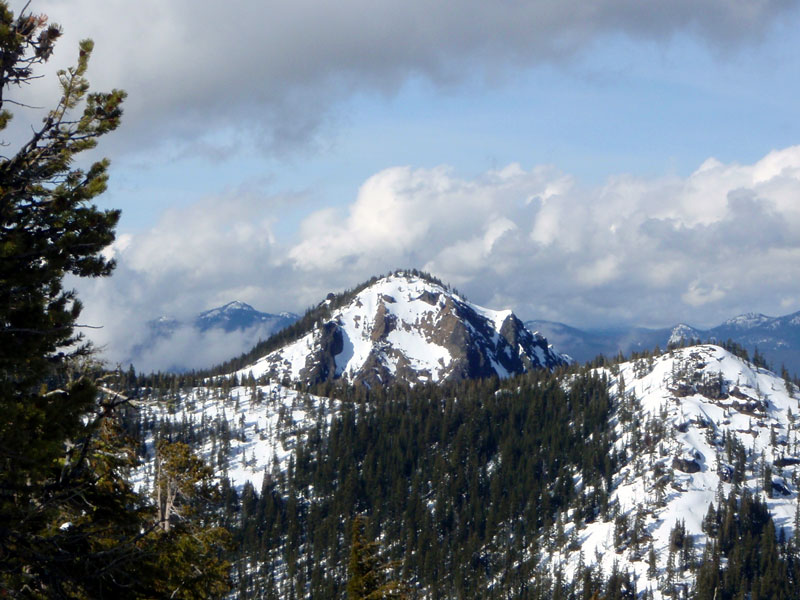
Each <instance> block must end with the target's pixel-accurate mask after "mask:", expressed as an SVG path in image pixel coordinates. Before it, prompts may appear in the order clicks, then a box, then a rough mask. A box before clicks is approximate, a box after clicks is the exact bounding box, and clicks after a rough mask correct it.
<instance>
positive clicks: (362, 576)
mask: <svg viewBox="0 0 800 600" xmlns="http://www.w3.org/2000/svg"><path fill="white" fill-rule="evenodd" d="M366 526H367V519H366V517H364V516H362V515H358V516H356V517H355V518H354V519H353V535H352V538H351V545H350V562H349V564H348V575H349V578H348V581H347V598H348V600H381V599H384V598H398V599H401V600H402V599H405V598H407V597H408V594H407V593H406V589H405V586H404V585H403V584H402V583H401V582H399V581H395V580H390V579H389V578H388V574H387V572H386V571H387V570H388V569H389V568H390V566H391V565H390V564H388V563H387V562H386V561H384V560H383V559H382V558H381V557H380V555H379V554H378V550H379V548H378V543H377V542H374V541H367V538H366V532H365V529H366Z"/></svg>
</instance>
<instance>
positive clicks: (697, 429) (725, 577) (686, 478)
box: [126, 346, 800, 598]
mask: <svg viewBox="0 0 800 600" xmlns="http://www.w3.org/2000/svg"><path fill="white" fill-rule="evenodd" d="M733 349H734V350H737V351H739V352H740V351H741V349H739V348H733ZM137 380H138V385H139V387H138V388H137V389H138V390H139V392H138V393H139V402H140V403H141V408H140V409H139V410H137V411H135V412H134V411H132V412H129V413H128V415H127V417H128V418H127V420H126V423H127V429H128V431H129V432H130V433H131V434H132V435H134V436H135V437H136V438H137V439H138V440H139V452H140V455H141V456H142V458H143V459H144V461H145V465H147V464H152V449H153V443H154V440H156V439H170V440H173V441H183V442H186V443H187V444H190V445H192V446H193V447H195V448H197V449H198V451H200V452H201V453H202V454H203V455H205V456H206V457H208V461H209V462H210V464H212V465H213V466H214V468H215V469H216V470H217V473H218V474H219V475H220V477H221V478H222V481H223V484H222V489H223V490H224V500H223V502H222V504H221V505H220V508H219V511H220V514H221V515H223V516H224V521H225V522H226V524H227V526H228V527H229V528H230V529H231V531H233V532H234V537H235V540H236V550H235V552H234V553H233V554H232V555H231V558H232V561H233V563H234V565H235V567H234V573H235V580H236V582H237V584H236V586H237V594H238V597H240V598H261V597H267V598H285V597H295V598H322V597H325V598H334V597H340V598H344V597H346V586H347V582H348V579H349V573H348V567H347V565H348V560H349V558H348V557H349V553H350V535H351V526H352V523H353V522H354V519H357V518H362V517H365V518H366V519H365V523H366V525H367V527H366V535H367V538H368V539H373V540H377V541H378V542H379V547H380V552H381V558H382V560H383V561H385V562H386V564H389V565H391V566H392V569H391V573H390V574H391V577H392V578H393V580H396V581H399V582H403V583H404V584H405V585H407V588H406V592H405V593H406V595H407V597H413V598H506V597H515V598H516V597H520V598H552V597H563V598H571V597H575V598H590V597H592V595H593V594H595V593H597V594H598V597H608V598H634V597H638V598H649V597H654V598H668V597H692V598H693V597H703V598H713V597H714V594H717V596H716V597H717V598H736V597H738V596H737V594H739V593H740V590H741V589H746V590H749V593H751V594H752V595H751V597H754V598H757V597H761V598H795V597H797V594H798V592H797V587H796V586H794V585H793V582H795V581H797V573H796V568H797V567H796V565H797V564H798V563H797V547H798V546H797V541H796V536H795V533H794V532H795V531H797V528H796V516H795V515H796V510H797V483H798V480H797V471H796V465H797V464H798V463H800V460H797V459H795V458H794V456H795V453H796V446H797V443H798V437H797V433H796V430H795V421H794V417H793V413H797V406H798V402H797V399H796V398H795V395H796V394H797V388H796V387H795V386H794V384H793V383H792V382H790V381H785V380H782V379H780V378H777V377H775V376H774V375H772V374H770V373H768V372H767V371H764V370H763V369H759V368H758V367H756V366H755V365H752V364H751V363H748V362H746V361H745V360H744V359H743V358H739V357H737V356H734V355H733V354H731V353H729V352H727V351H725V350H723V349H722V348H718V347H713V346H700V347H696V348H694V347H690V348H684V349H677V350H671V351H669V352H667V353H664V354H662V355H641V356H639V357H638V358H636V359H635V360H633V361H630V362H624V363H610V362H607V363H597V364H596V365H593V366H590V367H584V368H573V369H571V370H569V371H564V372H560V373H557V374H552V373H549V372H547V371H536V372H532V373H528V374H525V375H522V376H518V377H514V378H510V379H506V380H498V379H496V378H495V379H486V380H473V381H465V382H461V383H457V384H456V383H453V384H448V385H438V386H433V385H431V386H415V387H408V386H394V387H390V388H373V389H371V390H368V389H367V388H365V387H363V386H360V387H349V386H345V385H338V386H331V385H326V386H320V387H318V388H316V389H311V390H308V391H298V390H288V389H286V388H283V387H282V386H280V385H277V384H274V383H273V384H265V383H263V382H262V383H261V384H258V383H257V382H256V381H255V380H250V381H244V382H232V381H231V380H230V379H227V378H220V379H217V380H216V381H215V382H209V383H208V384H206V385H200V386H197V385H193V382H190V381H189V380H187V379H184V380H182V381H181V380H179V379H178V378H173V379H171V380H170V379H169V378H162V380H161V382H160V383H159V382H157V381H154V380H147V378H141V379H140V378H135V377H134V378H133V379H132V380H131V383H132V385H133V384H136V383H137ZM144 383H147V384H149V385H144V386H142V385H141V384H144ZM194 383H197V382H194ZM237 383H242V384H243V385H237ZM134 387H135V385H134ZM148 461H150V462H149V463H148ZM147 471H148V467H147V466H145V467H144V468H143V469H140V471H139V473H140V474H139V476H138V479H137V480H138V481H139V482H141V483H142V484H144V485H147V484H146V482H147V481H148V473H147Z"/></svg>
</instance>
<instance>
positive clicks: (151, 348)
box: [122, 301, 299, 372]
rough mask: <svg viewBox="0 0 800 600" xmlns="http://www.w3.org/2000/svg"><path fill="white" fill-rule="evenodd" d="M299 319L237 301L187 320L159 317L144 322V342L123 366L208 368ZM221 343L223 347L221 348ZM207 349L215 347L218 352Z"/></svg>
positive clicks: (176, 370)
mask: <svg viewBox="0 0 800 600" xmlns="http://www.w3.org/2000/svg"><path fill="white" fill-rule="evenodd" d="M298 318H299V317H298V315H296V314H294V313H290V312H282V313H279V314H271V313H265V312H261V311H258V310H256V309H255V308H253V307H252V306H250V305H249V304H246V303H245V302H240V301H234V302H229V303H227V304H225V305H223V306H219V307H217V308H212V309H211V310H207V311H204V312H202V313H200V314H198V315H196V316H195V317H192V318H189V319H183V320H181V319H175V318H173V317H169V316H161V317H159V318H157V319H153V320H151V321H148V322H147V332H146V336H145V338H144V340H143V341H142V342H141V343H138V344H136V345H135V346H133V347H132V348H131V350H130V352H129V354H130V356H129V357H127V358H126V359H125V360H124V361H122V363H123V364H127V363H132V364H133V365H134V366H135V367H136V368H137V369H139V368H143V370H150V369H152V368H153V365H154V364H155V365H164V366H156V368H161V369H162V370H167V371H174V372H182V371H186V370H188V369H190V368H202V367H208V366H209V365H210V364H213V363H215V362H220V361H222V360H225V359H226V358H229V357H230V356H231V355H232V354H235V353H237V352H241V351H242V349H243V348H252V347H253V346H254V345H255V344H257V343H258V342H259V341H262V340H266V339H268V338H270V337H271V336H272V335H273V334H275V333H277V332H279V331H281V330H282V329H285V328H286V327H288V326H289V325H291V324H292V323H294V322H295V321H297V319H298ZM221 341H224V342H225V343H224V344H220V342H221ZM210 346H215V347H216V346H218V352H217V351H214V348H211V347H210ZM200 351H202V353H201V352H200ZM187 353H189V354H192V353H194V354H196V356H189V355H187ZM154 357H157V358H154ZM165 361H168V362H165Z"/></svg>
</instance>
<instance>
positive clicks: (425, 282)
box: [237, 273, 567, 384]
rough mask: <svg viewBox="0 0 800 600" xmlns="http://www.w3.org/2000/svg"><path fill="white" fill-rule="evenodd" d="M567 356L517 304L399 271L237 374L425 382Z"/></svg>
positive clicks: (548, 364) (552, 363)
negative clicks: (528, 322) (498, 306)
mask: <svg viewBox="0 0 800 600" xmlns="http://www.w3.org/2000/svg"><path fill="white" fill-rule="evenodd" d="M329 302H330V300H329ZM566 362H567V360H566V359H565V358H564V357H563V356H561V355H560V354H558V353H557V352H555V351H554V350H553V349H552V348H551V347H550V346H549V345H548V344H547V340H545V339H544V338H543V337H542V336H540V335H538V334H533V333H531V332H530V331H528V330H527V329H526V328H525V326H524V325H523V324H522V322H521V321H520V320H519V319H518V318H517V317H516V316H515V315H514V314H513V313H512V312H511V311H510V310H505V311H495V310H489V309H486V308H482V307H480V306H477V305H475V304H471V303H469V302H467V301H466V300H464V299H463V298H461V297H459V296H458V295H457V294H455V293H453V292H451V291H449V290H447V289H445V288H444V287H442V286H441V285H439V284H437V283H434V282H432V281H431V280H429V279H427V278H425V277H422V276H417V275H412V274H409V273H396V274H394V275H390V276H387V277H384V278H382V279H379V280H377V281H376V282H375V283H373V284H372V285H370V286H369V287H367V288H365V289H363V290H362V291H360V292H359V293H358V294H356V295H355V296H354V297H353V298H352V299H350V300H349V302H347V303H346V304H345V305H344V306H342V307H340V308H337V309H335V310H332V311H331V312H330V315H329V317H328V318H327V319H326V320H324V322H320V323H317V324H316V326H315V327H314V329H313V330H312V331H309V332H308V333H307V334H306V335H304V336H303V337H302V338H300V339H299V340H297V341H295V342H293V343H291V344H289V345H287V346H284V347H283V348H280V349H278V350H276V351H274V352H271V353H269V354H267V355H266V356H264V357H262V358H261V359H259V360H258V361H256V362H255V363H253V364H251V365H248V366H246V367H244V368H243V369H241V370H240V371H238V373H237V374H238V375H240V376H247V375H249V374H251V373H252V375H253V376H254V377H256V378H259V377H262V376H267V377H269V378H273V379H278V380H284V379H289V380H292V381H301V382H319V381H325V380H328V379H333V378H338V377H343V378H346V379H348V380H350V381H354V382H355V381H358V382H365V383H368V384H382V383H387V382H389V381H392V380H395V379H400V380H404V381H407V382H410V383H419V382H439V381H444V380H451V379H462V378H471V377H486V376H491V375H498V376H500V377H506V376H508V375H510V374H514V373H522V372H524V371H527V370H529V369H533V368H554V367H556V366H559V365H562V364H566Z"/></svg>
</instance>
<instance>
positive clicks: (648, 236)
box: [81, 146, 800, 365]
mask: <svg viewBox="0 0 800 600" xmlns="http://www.w3.org/2000/svg"><path fill="white" fill-rule="evenodd" d="M548 190H549V191H548ZM553 190H557V192H554V191H553ZM798 197H800V146H795V147H790V148H786V149H783V150H780V151H775V152H771V153H770V154H768V155H767V156H765V157H764V158H762V159H761V160H759V161H757V162H755V163H754V164H749V165H747V164H745V165H739V164H721V163H719V162H716V161H706V163H704V165H703V166H702V167H701V168H699V169H697V171H695V172H694V173H692V174H691V175H689V176H688V177H685V178H678V177H675V176H671V177H661V178H635V177H631V176H615V177H611V178H609V179H608V181H606V182H605V183H604V184H603V185H600V186H594V187H591V186H582V185H579V184H578V183H577V182H576V181H575V180H574V178H572V177H570V176H568V175H566V174H564V173H562V172H560V171H558V170H557V169H555V168H553V167H541V166H540V167H535V168H532V169H529V170H526V169H523V168H521V167H519V166H518V165H513V166H511V167H508V168H505V169H502V170H498V171H490V172H487V173H485V174H483V175H480V176H477V177H474V178H469V179H468V178H462V177H459V176H458V175H457V174H456V173H455V172H454V171H452V170H451V169H448V168H445V167H438V168H433V169H413V168H410V167H396V168H391V169H386V170H384V171H381V172H379V173H376V174H375V175H373V176H372V177H370V178H369V179H368V180H367V181H365V182H364V184H363V185H362V186H361V188H360V190H359V191H358V194H357V195H356V197H355V199H354V200H353V202H352V204H350V205H349V206H347V207H344V208H342V209H340V210H337V209H332V208H325V209H322V210H319V211H317V212H314V213H312V214H310V215H309V216H308V217H307V218H306V219H305V221H304V222H303V223H302V225H301V227H300V229H299V231H298V233H297V238H296V239H294V240H290V241H289V242H287V243H285V244H281V243H278V242H277V241H276V240H275V239H274V238H273V236H272V234H271V231H272V229H273V228H274V227H279V226H281V223H280V221H279V218H278V216H277V214H279V213H280V210H281V208H280V207H281V206H284V203H283V200H282V199H280V198H264V197H260V196H255V195H250V196H248V195H245V196H243V197H235V196H231V197H227V198H216V199H207V200H205V201H203V202H201V203H198V204H197V205H195V206H192V207H188V208H185V209H181V210H173V211H170V212H168V213H166V214H165V215H164V216H163V217H162V219H161V221H160V222H159V223H158V224H157V226H156V227H154V228H153V229H152V230H151V231H149V232H145V233H142V234H138V235H133V236H128V237H124V238H121V239H120V240H119V241H118V242H117V244H116V245H115V246H114V252H115V253H116V256H117V258H118V260H119V267H118V269H117V272H116V273H115V275H114V276H113V277H112V278H110V279H107V280H100V281H91V282H81V297H82V298H83V299H84V300H85V303H86V307H87V308H86V317H85V318H84V319H83V320H84V322H88V323H89V324H95V325H96V324H105V325H106V329H105V330H102V331H101V332H90V333H91V335H92V336H93V337H95V339H97V340H98V342H99V343H107V344H109V355H110V356H112V357H114V358H115V359H117V360H119V359H121V358H122V357H123V356H124V354H125V351H126V348H130V347H131V346H133V345H135V344H136V343H140V342H141V338H142V326H141V324H142V323H143V322H144V321H146V320H148V319H151V318H154V317H156V316H158V315H160V314H165V313H166V314H172V315H175V316H187V315H192V314H195V313H196V312H198V311H200V310H202V309H206V308H209V307H211V306H217V305H220V304H223V303H225V302H227V301H230V300H233V299H237V298H238V299H241V300H244V301H247V302H249V303H251V304H253V305H254V306H255V307H256V308H258V309H260V310H266V311H270V312H277V311H280V310H293V311H295V312H302V311H303V310H304V309H305V308H306V307H308V306H310V305H312V304H314V303H316V302H318V301H320V300H321V299H322V298H323V297H324V296H325V294H326V293H327V292H329V291H340V290H343V289H346V288H349V287H352V286H354V285H357V284H358V283H360V282H361V281H363V280H365V279H367V278H369V277H370V276H372V275H377V274H381V273H385V272H387V271H390V270H392V269H395V268H404V267H417V268H423V269H425V270H428V271H431V272H433V273H434V274H435V275H437V276H439V277H440V278H442V279H443V280H445V281H448V282H450V283H451V284H453V285H455V286H457V287H458V288H459V289H460V290H461V291H462V292H464V293H465V294H466V295H467V296H468V297H469V298H471V299H472V300H474V301H476V302H478V303H482V304H485V305H487V306H491V307H493V308H512V309H514V310H515V311H516V312H517V313H518V314H519V315H520V316H521V317H523V318H547V319H556V320H561V321H565V322H567V323H572V324H575V325H578V326H590V325H595V326H597V325H604V324H605V325H613V324H617V323H620V322H627V323H635V324H641V325H660V326H665V325H669V324H673V323H676V322H679V321H683V322H689V323H692V324H694V325H697V326H707V325H714V324H717V323H719V322H721V321H723V320H724V319H726V318H728V317H731V316H733V315H735V314H738V313H741V312H746V311H758V312H764V313H767V314H784V313H786V312H788V311H792V310H797V309H800V306H791V302H790V301H788V300H787V299H791V298H797V297H798V295H800V292H799V291H798V283H797V278H796V273H797V272H800V203H797V202H796V198H798ZM706 199H707V201H708V206H705V205H704V203H705V202H706ZM192 335H194V334H191V333H190V332H185V333H184V334H183V335H182V336H181V337H179V338H176V341H175V344H177V345H178V346H180V347H179V348H176V346H172V345H168V344H166V343H165V344H164V345H163V347H161V346H159V347H154V348H153V349H152V352H151V358H150V359H148V360H150V363H149V364H153V365H155V364H158V360H162V359H163V360H166V359H167V357H168V356H169V353H170V352H173V353H182V352H184V351H186V350H187V349H192V348H193V347H196V348H197V350H196V353H197V356H198V357H199V358H198V361H201V360H205V358H206V357H208V356H210V354H209V353H207V350H208V347H207V344H208V343H212V342H203V341H202V340H199V339H197V338H196V337H194V338H193V337H192ZM179 342H180V343H179ZM236 343H237V340H234V339H233V338H232V337H229V338H225V339H221V340H215V341H213V345H215V346H217V347H218V348H220V349H222V350H224V351H225V352H226V353H227V354H225V355H215V356H218V360H220V361H221V360H223V359H224V358H229V357H230V356H232V355H233V354H237V353H238V352H242V351H244V350H247V348H246V347H240V348H238V349H236V351H233V352H231V350H232V349H233V348H234V347H235V346H236ZM242 343H244V342H242ZM192 351H193V352H194V350H192ZM193 364H195V363H193Z"/></svg>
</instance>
